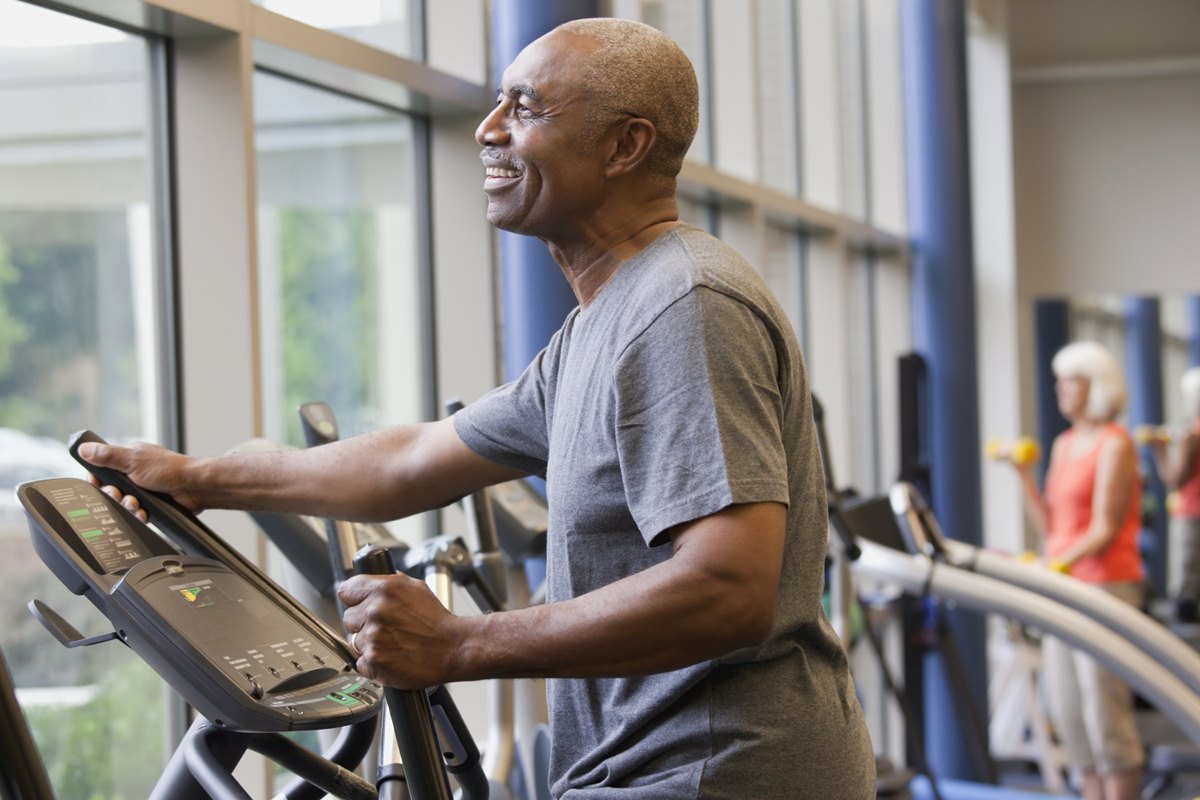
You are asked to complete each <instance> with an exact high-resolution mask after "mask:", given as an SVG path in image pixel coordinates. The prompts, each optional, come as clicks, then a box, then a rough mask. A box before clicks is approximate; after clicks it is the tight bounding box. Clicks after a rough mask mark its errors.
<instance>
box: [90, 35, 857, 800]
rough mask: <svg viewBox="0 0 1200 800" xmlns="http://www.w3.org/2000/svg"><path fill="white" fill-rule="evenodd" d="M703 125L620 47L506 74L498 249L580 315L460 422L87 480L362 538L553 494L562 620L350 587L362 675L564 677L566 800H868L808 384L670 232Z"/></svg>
mask: <svg viewBox="0 0 1200 800" xmlns="http://www.w3.org/2000/svg"><path fill="white" fill-rule="evenodd" d="M697 109H698V91H697V85H696V78H695V74H694V72H693V70H692V67H691V65H690V63H689V62H688V59H687V57H686V56H685V55H684V53H683V52H682V51H681V50H680V49H679V48H678V46H676V45H675V44H674V43H673V42H672V41H671V40H670V39H669V38H667V37H666V36H664V35H663V34H662V33H660V32H658V31H657V30H655V29H653V28H651V27H649V26H646V25H642V24H640V23H635V22H629V21H625V20H616V19H596V20H579V21H576V22H571V23H567V24H565V25H563V26H560V27H559V28H557V29H555V30H554V31H552V32H551V33H549V34H547V35H546V36H543V37H542V38H541V39H538V40H537V41H535V42H534V43H532V44H531V45H529V46H528V47H527V48H526V49H525V50H524V51H522V53H521V54H520V55H519V56H518V57H517V59H516V60H515V61H514V62H513V63H512V65H511V66H510V67H509V68H508V69H507V70H506V71H505V73H504V77H503V80H502V83H501V86H500V89H499V92H498V95H497V100H496V107H495V108H494V109H493V110H492V112H491V113H490V114H489V115H488V116H487V118H486V119H484V121H483V122H482V124H480V126H479V129H478V131H477V132H476V138H477V140H478V141H479V144H480V145H481V147H482V148H483V151H482V159H483V163H484V166H485V172H486V177H485V179H484V191H485V193H486V194H487V198H488V211H487V216H488V220H489V221H490V222H491V223H492V224H493V225H495V226H497V227H499V228H502V229H504V230H509V231H515V232H518V233H523V234H527V235H530V236H536V237H538V238H540V239H542V240H543V241H545V242H546V244H547V246H548V247H549V248H550V250H551V252H552V253H553V255H554V258H555V260H556V261H557V262H558V264H559V265H560V266H561V268H562V270H563V273H564V274H565V275H566V277H567V279H568V280H569V281H570V283H571V286H572V287H573V288H574V291H575V294H576V297H577V298H578V300H579V306H578V308H576V309H575V310H573V311H572V312H571V314H570V315H569V316H568V317H567V319H566V321H565V323H564V324H563V327H562V329H561V330H559V332H558V333H557V334H556V335H555V336H554V338H553V339H552V341H551V342H550V344H549V345H548V346H547V348H546V349H545V350H544V351H543V352H542V353H541V354H540V355H539V356H538V357H537V358H536V359H535V361H534V362H533V363H532V364H531V365H530V366H529V368H528V369H527V370H526V372H525V373H524V374H523V375H522V376H521V377H520V378H519V379H517V380H516V381H514V382H513V383H511V384H509V385H507V386H503V387H500V388H499V389H496V390H495V391H493V392H491V393H490V394H488V395H486V396H485V397H483V398H481V399H480V400H479V401H477V402H476V403H474V404H472V405H471V406H469V407H468V408H467V409H466V410H465V411H462V412H460V413H459V414H457V415H456V416H455V417H454V418H452V419H451V420H443V421H440V422H433V423H427V424H422V425H409V426H403V427H396V428H391V429H387V430H383V431H378V432H375V433H372V434H367V435H364V436H361V437H356V438H353V439H349V440H346V441H343V442H339V443H336V444H333V445H329V446H327V447H322V448H320V451H318V452H313V451H304V450H300V451H288V452H276V453H264V454H253V455H245V456H236V457H220V458H214V459H190V458H186V457H184V456H180V455H178V454H174V453H170V452H168V451H165V450H162V449H161V448H155V447H152V446H149V445H142V446H138V447H135V448H132V449H125V448H116V447H96V448H93V449H91V450H90V451H85V453H84V455H85V457H87V458H89V459H90V460H92V461H94V462H95V463H97V464H103V465H106V466H113V467H116V468H118V469H121V470H124V471H126V472H128V473H130V475H131V477H132V478H133V479H134V480H135V481H136V482H137V483H139V484H141V485H143V486H146V487H147V488H154V489H159V490H163V491H168V492H170V493H171V494H173V495H174V496H175V497H176V498H177V499H179V500H180V501H181V502H183V503H184V504H185V505H188V506H190V507H192V508H193V509H199V508H202V507H212V506H221V507H228V508H265V509H275V510H288V511H295V512H303V513H308V514H314V515H320V516H329V517H340V518H352V519H393V518H396V517H400V516H404V515H407V514H411V513H414V512H417V511H421V510H425V509H429V508H435V507H438V506H441V505H444V504H445V503H447V502H450V501H451V500H453V499H454V498H456V497H459V496H462V495H464V494H466V493H468V492H470V491H473V490H474V489H477V488H479V487H482V486H486V485H489V484H493V483H498V482H501V481H506V480H511V479H513V478H518V477H521V476H525V475H530V474H534V475H542V476H544V477H545V478H546V480H547V491H548V500H549V508H550V534H549V539H548V541H549V544H548V565H547V576H548V581H549V592H548V599H549V601H550V602H548V603H547V604H546V605H544V606H540V607H537V608H529V609H520V610H515V611H509V612H504V613H499V614H493V615H491V616H487V617H470V618H460V617H455V616H452V615H450V614H448V613H447V612H446V611H445V610H444V609H442V608H441V606H439V605H438V603H437V601H436V600H435V599H434V597H433V596H432V595H431V594H430V593H429V591H428V590H427V589H426V588H425V586H424V584H422V583H420V582H419V581H413V580H410V579H408V578H405V577H403V576H389V577H359V578H355V579H353V580H351V581H348V582H347V583H346V584H344V585H343V586H342V588H341V591H340V595H341V598H342V599H343V600H344V601H345V603H346V605H347V611H346V618H345V621H346V625H347V627H348V629H349V630H352V631H354V632H355V635H354V642H355V645H356V647H357V648H359V649H360V651H361V658H360V659H359V662H358V666H359V669H360V670H361V671H362V672H364V673H365V674H367V675H369V676H371V677H374V678H377V679H379V680H381V681H383V682H385V683H387V684H390V685H394V686H399V687H404V688H417V687H424V686H429V685H432V684H437V683H443V682H450V681H462V680H473V679H481V678H490V677H504V676H542V677H547V678H551V679H552V680H551V681H550V683H549V693H550V708H551V726H552V734H553V736H552V738H553V755H552V767H551V769H552V780H553V784H554V794H555V796H556V797H560V798H565V799H566V800H591V799H592V798H596V799H597V800H599V799H601V798H656V799H658V798H679V799H680V800H682V799H683V798H688V799H689V800H693V799H695V798H739V799H742V798H755V799H756V800H762V799H764V798H779V799H780V800H782V799H783V798H788V799H789V800H796V799H797V798H813V800H818V799H819V800H865V799H866V798H870V797H873V796H874V757H873V754H872V750H871V745H870V741H869V739H868V736H867V733H866V728H865V726H864V723H863V719H862V714H861V711H860V709H859V706H858V702H857V700H856V699H855V695H854V690H853V684H852V682H851V679H850V675H849V671H848V668H847V661H846V656H845V653H844V652H843V650H842V648H841V646H840V644H839V642H838V640H837V638H836V637H835V636H834V634H833V632H832V630H831V627H830V625H829V623H828V621H827V619H826V618H825V615H824V612H823V611H822V609H821V604H820V594H821V585H822V567H823V558H824V552H825V540H826V535H827V521H826V506H825V494H824V483H823V478H822V474H821V463H820V459H819V455H818V452H817V443H816V436H815V430H814V425H813V418H812V407H811V400H810V397H809V394H808V387H807V379H806V375H805V370H804V364H803V359H802V357H801V354H800V350H799V347H798V345H797V343H796V339H795V336H794V335H793V333H792V331H791V328H790V326H789V324H788V322H787V319H786V317H785V315H784V313H783V311H782V310H781V309H780V307H779V305H778V303H777V302H776V301H775V300H774V298H773V297H772V296H771V294H770V292H769V291H768V290H767V288H766V287H765V286H764V284H763V283H762V281H761V280H760V279H759V278H758V276H757V275H756V273H755V272H754V270H753V269H752V268H751V267H750V266H749V265H748V264H747V263H746V262H745V260H744V259H742V258H741V257H740V256H739V255H737V254H736V253H735V252H733V251H732V250H730V249H729V248H728V247H726V246H725V245H723V244H722V243H720V242H719V241H717V240H715V239H713V238H712V237H710V236H708V235H707V234H705V233H704V232H702V231H699V230H697V229H695V228H692V227H690V226H687V225H684V224H682V223H680V222H679V219H678V211H677V206H676V200H675V179H676V175H677V174H678V172H679V170H680V167H681V164H682V162H683V157H684V154H685V153H686V151H687V149H688V147H689V145H690V143H691V140H692V137H693V135H694V134H695V130H696V125H697V117H698V111H697ZM129 502H130V503H132V502H134V501H132V500H130V501H129Z"/></svg>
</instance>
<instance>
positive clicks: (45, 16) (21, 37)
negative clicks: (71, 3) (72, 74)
mask: <svg viewBox="0 0 1200 800" xmlns="http://www.w3.org/2000/svg"><path fill="white" fill-rule="evenodd" d="M125 38H127V37H126V36H125V34H123V33H121V32H120V31H118V30H116V29H115V28H108V27H105V26H104V25H97V24H96V23H94V22H88V21H87V20H84V19H78V18H76V17H68V16H65V15H63V14H59V13H56V12H54V11H48V10H47V9H44V8H38V7H37V6H31V5H29V4H28V3H21V2H17V0H0V47H66V46H70V45H79V44H94V43H97V42H119V41H121V40H122V39H125Z"/></svg>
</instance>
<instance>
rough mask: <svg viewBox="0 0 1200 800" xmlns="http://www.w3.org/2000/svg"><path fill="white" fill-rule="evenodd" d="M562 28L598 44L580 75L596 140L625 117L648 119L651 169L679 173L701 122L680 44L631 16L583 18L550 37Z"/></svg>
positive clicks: (691, 72) (696, 91)
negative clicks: (652, 140)
mask: <svg viewBox="0 0 1200 800" xmlns="http://www.w3.org/2000/svg"><path fill="white" fill-rule="evenodd" d="M559 32H563V33H570V34H573V35H576V36H585V37H587V38H589V39H592V40H594V41H595V42H596V47H595V49H593V50H592V52H591V53H590V55H589V56H588V57H587V59H586V60H585V61H584V62H583V63H582V64H580V65H579V74H580V77H581V78H582V79H583V80H584V81H586V82H587V95H588V98H589V101H590V103H589V109H588V118H589V122H590V123H591V125H590V127H591V129H592V130H593V131H594V132H595V135H596V138H597V140H599V137H600V136H601V135H602V134H603V133H604V131H605V129H606V128H607V127H608V125H610V124H611V123H612V122H613V121H614V120H616V119H619V118H620V117H621V116H622V115H625V114H630V115H633V116H635V117H642V118H645V119H648V120H650V122H651V123H653V124H654V128H655V131H656V139H655V143H654V148H653V149H652V150H651V151H650V154H649V156H648V157H647V160H646V165H647V168H648V169H649V171H650V172H651V173H653V174H655V175H659V176H662V177H668V178H674V177H675V176H676V175H678V174H679V170H680V169H682V167H683V158H684V156H685V155H687V151H688V148H689V147H691V144H692V138H693V137H694V136H695V135H696V127H697V126H698V125H699V120H700V90H699V87H698V85H697V82H696V72H695V70H694V69H692V62H691V61H690V60H688V57H687V55H686V54H685V53H684V52H683V50H681V49H680V48H679V45H677V44H675V42H674V41H673V40H672V39H671V38H670V37H669V36H667V35H666V34H665V33H663V32H662V31H660V30H658V29H656V28H653V27H651V26H649V25H645V24H643V23H641V22H634V21H632V20H627V19H614V18H607V17H599V18H595V19H579V20H574V21H572V22H567V23H564V24H562V25H559V26H558V27H557V28H555V29H554V30H553V31H551V32H550V33H548V34H546V35H547V36H553V35H555V34H557V33H559Z"/></svg>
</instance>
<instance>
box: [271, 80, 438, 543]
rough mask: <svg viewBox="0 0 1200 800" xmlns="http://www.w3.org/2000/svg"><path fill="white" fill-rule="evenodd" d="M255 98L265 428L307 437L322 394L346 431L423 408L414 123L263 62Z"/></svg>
mask: <svg viewBox="0 0 1200 800" xmlns="http://www.w3.org/2000/svg"><path fill="white" fill-rule="evenodd" d="M254 96H255V123H256V127H257V144H256V147H257V151H258V198H259V211H258V226H259V237H258V241H259V287H260V319H261V326H262V342H263V353H262V365H263V395H264V398H265V401H264V402H265V406H266V413H265V414H264V418H265V427H266V433H267V436H268V438H270V439H273V440H275V441H277V442H279V443H287V444H292V445H296V446H302V445H303V443H304V441H303V437H302V435H301V432H300V426H299V421H298V418H297V415H296V409H297V408H298V407H299V406H300V404H302V403H305V402H309V401H315V400H321V401H324V402H326V403H328V404H329V406H330V408H332V409H333V412H334V414H335V415H336V416H337V418H338V422H339V427H340V429H341V433H342V435H343V436H349V435H352V434H355V433H362V432H364V431H367V430H374V429H377V428H380V427H384V426H386V425H389V424H394V423H401V422H416V421H419V420H421V419H424V418H426V417H427V416H429V415H430V414H431V413H433V409H432V408H430V405H431V401H430V400H428V399H427V398H432V396H433V392H432V387H430V386H429V378H428V377H427V376H428V375H430V374H431V370H429V369H425V368H423V366H422V364H423V361H424V360H426V359H427V358H428V351H429V343H430V336H429V335H428V333H427V331H428V330H429V322H428V319H427V313H428V312H427V311H425V310H424V309H427V308H428V303H427V302H422V296H423V294H424V293H425V287H426V286H427V283H426V279H425V278H424V277H423V275H424V272H423V269H422V267H421V264H422V263H423V260H422V256H421V253H422V245H421V242H422V239H423V237H422V233H421V224H420V220H421V202H422V201H421V199H420V196H419V193H418V190H417V187H418V186H420V185H421V182H420V180H418V175H417V161H418V153H417V150H418V148H419V142H418V137H417V130H418V126H417V124H416V122H415V120H414V119H413V118H412V117H409V116H406V115H403V114H399V113H395V112H392V111H389V110H386V109H383V108H380V107H378V106H375V105H371V104H368V103H364V102H361V101H358V100H351V99H348V98H346V97H342V96H340V95H335V94H332V93H329V92H325V91H321V90H319V89H315V88H313V87H311V86H306V85H302V84H299V83H295V82H292V81H288V80H285V79H283V78H279V77H276V76H273V75H268V74H265V73H259V74H258V75H257V77H256V79H255V90H254ZM402 524H408V525H411V524H413V523H412V522H408V523H402ZM414 532H416V531H415V530H414Z"/></svg>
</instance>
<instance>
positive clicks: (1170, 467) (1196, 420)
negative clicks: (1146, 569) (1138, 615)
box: [1150, 367, 1200, 622]
mask: <svg viewBox="0 0 1200 800" xmlns="http://www.w3.org/2000/svg"><path fill="white" fill-rule="evenodd" d="M1179 387H1180V389H1181V390H1182V393H1183V410H1184V413H1185V414H1187V419H1188V421H1187V427H1186V428H1185V430H1184V431H1183V433H1182V435H1181V436H1180V438H1179V441H1178V443H1177V445H1176V447H1175V453H1174V458H1172V459H1170V460H1168V459H1167V453H1166V449H1167V441H1166V440H1165V439H1164V438H1161V437H1157V436H1156V437H1152V438H1151V440H1150V444H1151V446H1152V447H1153V448H1154V460H1155V462H1156V464H1157V466H1158V474H1159V476H1160V477H1161V478H1162V481H1163V483H1164V484H1166V486H1167V488H1168V489H1173V490H1174V494H1175V502H1174V503H1172V504H1170V508H1171V552H1172V553H1178V554H1179V562H1180V564H1181V565H1182V568H1181V569H1180V571H1179V573H1178V575H1177V579H1176V580H1174V581H1172V584H1173V585H1172V586H1171V595H1172V597H1174V598H1175V617H1176V618H1177V619H1178V620H1180V621H1181V622H1200V367H1192V368H1191V369H1189V370H1188V371H1187V372H1185V373H1183V378H1182V379H1181V380H1180V381H1179Z"/></svg>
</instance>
